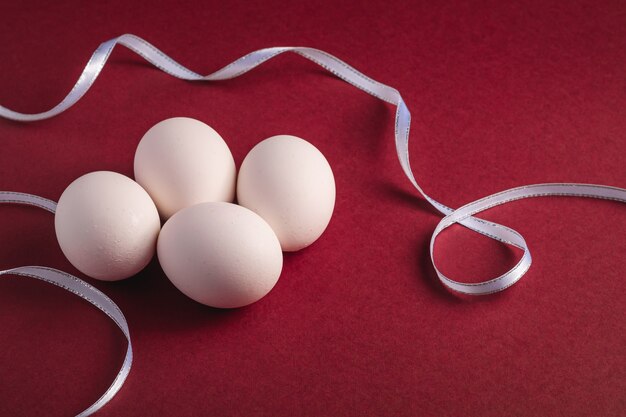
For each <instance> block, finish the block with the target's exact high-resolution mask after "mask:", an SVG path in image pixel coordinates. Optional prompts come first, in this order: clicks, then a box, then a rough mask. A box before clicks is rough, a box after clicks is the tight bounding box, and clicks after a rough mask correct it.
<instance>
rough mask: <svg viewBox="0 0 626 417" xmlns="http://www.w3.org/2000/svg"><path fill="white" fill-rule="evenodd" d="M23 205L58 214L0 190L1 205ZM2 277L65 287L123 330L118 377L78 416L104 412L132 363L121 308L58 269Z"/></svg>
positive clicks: (26, 269)
mask: <svg viewBox="0 0 626 417" xmlns="http://www.w3.org/2000/svg"><path fill="white" fill-rule="evenodd" d="M6 203H12V204H24V205H28V206H35V207H39V208H42V209H44V210H47V211H49V212H51V213H54V212H55V209H56V203H55V202H54V201H51V200H48V199H45V198H42V197H38V196H35V195H31V194H24V193H15V192H8V191H4V192H3V191H0V204H6ZM2 275H15V276H21V277H29V278H35V279H39V280H41V281H45V282H48V283H50V284H54V285H56V286H58V287H61V288H63V289H64V290H66V291H69V292H71V293H74V294H76V295H77V296H79V297H81V298H83V299H85V300H87V301H88V302H90V303H91V304H93V305H94V306H96V307H97V308H98V309H100V310H101V311H102V312H103V313H104V314H106V315H107V316H109V318H110V319H111V320H113V322H115V324H116V325H117V327H119V328H120V330H121V331H122V333H124V336H126V340H127V341H128V348H127V349H126V356H125V357H124V362H123V364H122V368H121V369H120V371H119V372H118V373H117V376H116V377H115V379H114V380H113V383H112V384H111V386H110V387H109V389H107V390H106V392H105V393H104V394H103V395H102V396H101V397H100V398H99V399H98V400H97V401H96V402H95V403H93V404H92V405H91V406H90V407H89V408H87V409H86V410H85V411H83V412H82V413H80V414H78V416H79V417H85V416H89V415H91V414H93V413H95V412H96V411H98V410H99V409H101V408H102V407H103V406H104V405H105V404H106V403H107V402H109V401H110V400H111V399H112V398H113V397H114V396H115V394H117V392H118V391H119V390H120V388H122V385H123V384H124V381H125V380H126V377H127V376H128V373H129V372H130V367H131V364H132V362H133V349H132V345H131V343H130V332H129V331H128V323H126V318H125V317H124V314H122V312H121V311H120V309H119V307H118V306H117V305H116V304H115V303H114V302H113V301H111V299H110V298H109V297H107V296H106V295H104V294H103V293H102V292H101V291H99V290H98V289H96V288H94V287H92V286H91V285H89V284H87V283H86V282H85V281H83V280H81V279H78V278H76V277H75V276H73V275H70V274H68V273H65V272H63V271H59V270H58V269H53V268H46V267H43V266H21V267H18V268H12V269H7V270H4V271H2V270H0V276H2Z"/></svg>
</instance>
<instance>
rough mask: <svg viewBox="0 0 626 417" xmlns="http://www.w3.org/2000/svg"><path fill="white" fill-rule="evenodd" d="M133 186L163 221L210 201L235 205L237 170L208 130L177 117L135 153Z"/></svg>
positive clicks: (222, 144) (152, 133)
mask: <svg viewBox="0 0 626 417" xmlns="http://www.w3.org/2000/svg"><path fill="white" fill-rule="evenodd" d="M134 165H135V180H136V181H137V182H138V183H139V184H141V186H142V187H143V188H145V189H146V191H147V192H148V194H150V196H151V197H152V199H153V200H154V203H155V204H156V206H157V209H158V210H159V214H160V215H161V218H163V219H164V220H166V219H168V218H169V217H170V216H172V215H173V214H174V213H176V212H177V211H178V210H181V209H183V208H185V207H189V206H192V205H194V204H198V203H203V202H207V201H229V202H230V201H233V199H234V198H235V183H236V176H237V174H236V169H235V162H234V160H233V156H232V154H231V153H230V149H229V148H228V146H227V145H226V142H224V140H223V139H222V137H221V136H220V135H219V134H218V133H217V132H216V131H215V130H213V129H212V128H211V127H209V126H208V125H206V124H204V123H202V122H200V121H198V120H195V119H190V118H188V117H174V118H171V119H167V120H163V121H162V122H159V123H157V124H156V125H154V126H153V127H152V128H150V130H148V131H147V132H146V134H145V135H144V136H143V138H142V139H141V141H140V142H139V145H138V146H137V150H136V152H135V163H134Z"/></svg>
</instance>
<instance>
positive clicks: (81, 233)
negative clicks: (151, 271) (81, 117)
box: [54, 171, 161, 281]
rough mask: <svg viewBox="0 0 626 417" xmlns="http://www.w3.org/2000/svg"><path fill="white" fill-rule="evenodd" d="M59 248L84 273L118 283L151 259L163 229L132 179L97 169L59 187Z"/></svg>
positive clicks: (143, 193)
mask: <svg viewBox="0 0 626 417" xmlns="http://www.w3.org/2000/svg"><path fill="white" fill-rule="evenodd" d="M54 227H55V230H56V235H57V240H58V241H59V245H60V246H61V250H62V251H63V253H64V254H65V256H66V257H67V259H68V260H69V261H70V263H71V264H72V265H74V266H75V267H76V269H78V270H79V271H81V272H82V273H83V274H85V275H87V276H89V277H91V278H95V279H99V280H103V281H117V280H120V279H124V278H128V277H130V276H132V275H135V274H136V273H138V272H139V271H141V270H142V269H143V268H144V267H145V266H146V265H147V264H148V262H150V260H151V259H152V257H153V256H154V252H155V249H156V241H157V237H158V235H159V230H160V228H161V224H160V220H159V214H158V212H157V209H156V207H155V206H154V203H153V202H152V200H151V199H150V196H149V195H148V193H147V192H146V191H145V190H144V189H143V188H141V186H140V185H139V184H137V183H136V182H135V181H133V180H131V179H130V178H128V177H126V176H124V175H122V174H118V173H115V172H109V171H97V172H91V173H89V174H85V175H83V176H82V177H80V178H78V179H76V180H75V181H74V182H72V183H71V184H70V185H69V186H68V187H67V188H66V189H65V191H63V194H62V195H61V198H60V199H59V203H58V205H57V208H56V213H55V216H54Z"/></svg>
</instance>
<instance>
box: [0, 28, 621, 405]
mask: <svg viewBox="0 0 626 417" xmlns="http://www.w3.org/2000/svg"><path fill="white" fill-rule="evenodd" d="M118 44H119V45H123V46H125V47H127V48H129V49H131V50H132V51H134V52H135V53H137V54H138V55H140V56H142V57H143V58H144V59H145V60H146V61H148V62H150V63H151V64H153V65H154V66H156V67H157V68H159V69H161V70H162V71H164V72H166V73H168V74H170V75H172V76H174V77H176V78H180V79H183V80H189V81H219V80H226V79H230V78H235V77H238V76H240V75H242V74H245V73H246V72H248V71H250V70H251V69H253V68H255V67H257V66H258V65H260V64H262V63H263V62H265V61H267V60H269V59H271V58H273V57H275V56H277V55H280V54H282V53H285V52H293V53H296V54H298V55H301V56H303V57H305V58H307V59H309V60H311V61H313V62H315V63H316V64H318V65H320V66H321V67H323V68H325V69H326V70H327V71H329V72H331V73H333V74H334V75H336V76H337V77H339V78H341V79H343V80H344V81H346V82H348V83H350V84H352V85H354V86H355V87H357V88H359V89H361V90H363V91H365V92H367V93H368V94H371V95H372V96H374V97H377V98H379V99H381V100H383V101H386V102H388V103H390V104H392V105H394V106H396V108H397V109H396V123H395V142H396V151H397V153H398V158H399V160H400V165H401V166H402V169H403V170H404V173H405V175H406V176H407V177H408V179H409V181H411V183H412V184H413V186H414V187H415V188H416V189H417V191H418V192H419V193H420V194H421V195H422V196H423V197H424V198H425V199H426V200H427V201H428V202H429V203H430V204H432V205H433V206H434V207H435V208H436V209H437V210H438V211H440V212H441V213H442V214H443V215H444V217H443V219H441V221H440V222H439V224H438V225H437V227H436V228H435V231H434V233H433V235H432V238H431V242H430V256H431V260H432V262H433V266H434V268H435V270H436V272H437V276H438V277H439V279H440V280H441V282H442V283H443V284H444V285H445V286H446V287H448V288H449V289H451V290H453V291H457V292H460V293H463V294H469V295H482V294H490V293H494V292H498V291H502V290H504V289H505V288H508V287H509V286H511V285H513V284H514V283H516V282H517V281H518V280H519V279H520V278H521V277H522V276H523V275H524V274H525V273H526V271H528V268H529V267H530V265H531V261H532V258H531V256H530V250H529V249H528V245H527V244H526V241H525V240H524V238H523V237H522V236H521V235H520V234H519V233H518V232H516V231H515V230H513V229H510V228H508V227H506V226H502V225H499V224H496V223H493V222H489V221H485V220H482V219H479V218H476V217H472V216H473V215H475V214H477V213H479V212H481V211H484V210H487V209H489V208H491V207H494V206H497V205H500V204H505V203H507V202H510V201H514V200H519V199H522V198H530V197H546V196H566V197H590V198H599V199H608V200H614V201H619V202H622V203H625V202H626V190H625V189H622V188H615V187H607V186H602V185H589V184H538V185H529V186H524V187H519V188H513V189H510V190H506V191H503V192H500V193H497V194H493V195H491V196H488V197H485V198H482V199H480V200H477V201H474V202H472V203H469V204H467V205H465V206H463V207H461V208H459V209H456V210H455V209H452V208H450V207H447V206H445V205H444V204H441V203H439V202H438V201H436V200H435V199H433V198H431V197H429V196H428V195H427V194H426V193H425V192H424V191H423V190H422V188H421V187H420V186H419V185H418V183H417V181H416V179H415V177H414V176H413V172H412V170H411V166H410V163H409V147H408V143H409V127H410V124H411V114H410V112H409V109H408V108H407V106H406V104H405V103H404V101H403V100H402V97H401V96H400V93H399V92H398V90H396V89H394V88H392V87H389V86H387V85H385V84H381V83H379V82H378V81H375V80H372V79H371V78H369V77H367V76H365V75H364V74H362V73H360V72H359V71H357V70H356V69H354V68H352V67H351V66H350V65H348V64H346V63H345V62H343V61H341V60H340V59H338V58H336V57H334V56H332V55H330V54H328V53H326V52H324V51H320V50H318V49H312V48H305V47H276V48H267V49H261V50H258V51H255V52H252V53H250V54H248V55H246V56H244V57H242V58H239V59H237V60H236V61H234V62H232V63H231V64H229V65H227V66H225V67H224V68H222V69H220V70H219V71H216V72H214V73H212V74H209V75H206V76H202V75H199V74H197V73H195V72H193V71H191V70H189V69H187V68H185V67H184V66H182V65H181V64H179V63H178V62H176V61H174V60H173V59H172V58H170V57H169V56H167V55H165V54H164V53H163V52H161V51H160V50H158V49H157V48H155V47H154V46H152V45H151V44H149V43H148V42H146V41H144V40H143V39H141V38H138V37H136V36H134V35H122V36H120V37H118V38H115V39H111V40H109V41H106V42H104V43H102V44H101V45H100V46H99V47H98V49H96V51H95V52H94V53H93V55H92V56H91V58H90V59H89V62H87V65H86V66H85V69H84V70H83V72H82V74H81V75H80V77H79V78H78V81H77V82H76V84H75V85H74V87H73V88H72V90H71V91H70V92H69V94H68V95H67V96H66V97H65V98H64V99H63V100H62V101H61V102H60V103H59V104H57V105H56V106H54V107H53V108H52V109H50V110H48V111H45V112H43V113H37V114H26V113H19V112H16V111H13V110H10V109H8V108H6V107H3V106H0V116H1V117H5V118H7V119H11V120H16V121H22V122H32V121H37V120H43V119H47V118H50V117H53V116H56V115H58V114H60V113H62V112H64V111H65V110H67V109H68V108H70V107H71V106H73V105H74V104H76V102H78V100H80V98H81V97H82V96H83V95H84V94H85V93H86V92H87V91H88V90H89V88H90V87H91V85H92V84H93V83H94V82H95V80H96V78H97V77H98V74H100V71H102V69H103V68H104V65H105V64H106V62H107V59H108V58H109V55H110V54H111V52H112V51H113V49H114V48H115V46H116V45H118ZM2 202H5V203H18V204H27V205H32V206H37V207H40V208H43V209H45V210H48V211H50V212H53V213H54V210H55V207H56V204H55V203H54V202H53V201H50V200H46V199H42V198H41V197H37V196H32V195H29V194H22V193H9V192H4V193H2V192H0V203H2ZM455 223H459V224H462V225H463V226H465V227H467V228H469V229H471V230H474V231H476V232H478V233H481V234H483V235H486V236H488V237H490V238H492V239H495V240H498V241H500V242H503V243H506V244H509V245H513V246H516V247H518V248H520V249H522V250H523V255H522V258H521V259H520V261H519V262H518V263H517V265H515V266H514V267H513V268H511V269H510V270H509V271H508V272H506V273H505V274H503V275H501V276H499V277H497V278H494V279H492V280H488V281H483V282H478V283H463V282H457V281H454V280H452V279H450V278H448V277H446V276H445V275H444V274H442V273H441V272H440V271H439V270H438V269H437V265H436V263H435V259H434V247H435V241H436V239H437V237H438V236H439V234H440V233H441V232H442V231H444V230H445V229H446V228H447V227H450V226H451V225H453V224H455ZM8 274H11V275H21V276H28V277H33V278H37V279H41V280H43V281H46V282H50V283H52V284H55V285H58V286H60V287H62V288H65V289H66V290H68V291H71V292H73V293H74V294H76V295H78V296H80V297H82V298H84V299H85V300H87V301H89V302H90V303H92V304H93V305H95V306H96V307H98V308H99V309H100V310H102V311H103V312H104V313H105V314H107V315H108V316H109V317H110V318H111V319H112V320H113V321H114V322H115V323H116V324H117V325H118V326H119V327H120V329H121V330H122V332H123V333H124V335H125V336H126V338H127V340H128V350H127V352H126V357H125V359H124V364H123V365H122V369H121V370H120V372H119V373H118V375H117V377H116V378H115V380H114V382H113V384H112V385H111V387H110V388H109V389H108V390H107V392H106V393H105V394H104V395H103V396H102V397H101V398H100V399H99V400H98V401H96V403H94V404H93V405H92V406H91V407H89V408H88V409H87V410H85V411H83V412H82V413H81V414H80V416H87V415H90V414H92V413H94V412H96V411H97V410H98V409H100V408H101V407H102V406H103V405H104V404H106V403H107V402H108V401H109V400H110V399H111V398H112V397H113V396H114V395H115V394H116V393H117V391H118V390H119V389H120V387H121V386H122V384H123V383H124V380H125V379H126V376H127V375H128V373H129V371H130V366H131V362H132V349H131V342H130V335H129V332H128V326H127V324H126V320H125V319H124V315H123V314H122V313H121V311H120V310H119V309H118V307H117V306H116V305H115V304H114V303H113V302H112V301H111V300H110V299H109V298H108V297H106V296H105V295H104V294H102V293H101V292H100V291H98V290H97V289H95V288H94V287H92V286H90V285H89V284H87V283H85V282H83V281H81V280H79V279H78V278H76V277H73V276H71V275H68V274H66V273H64V272H61V271H57V270H55V269H50V268H43V267H21V268H15V269H9V270H6V271H0V275H8Z"/></svg>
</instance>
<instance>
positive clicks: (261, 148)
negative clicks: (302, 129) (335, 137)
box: [237, 135, 335, 251]
mask: <svg viewBox="0 0 626 417" xmlns="http://www.w3.org/2000/svg"><path fill="white" fill-rule="evenodd" d="M237 200H238V202H239V204H241V205H242V206H244V207H247V208H249V209H250V210H252V211H254V212H255V213H257V214H259V215H260V216H261V217H263V218H264V219H265V220H266V221H267V222H268V223H269V224H270V226H271V227H272V229H273V230H274V232H275V233H276V235H277V236H278V240H279V241H280V244H281V246H282V249H283V250H284V251H297V250H300V249H302V248H305V247H307V246H309V245H310V244H311V243H313V242H315V241H316V240H317V239H318V238H319V237H320V236H321V234H322V233H323V232H324V230H325V229H326V227H327V226H328V223H329V221H330V218H331V216H332V213H333V209H334V206H335V178H334V176H333V172H332V169H331V168H330V165H329V164H328V161H327V160H326V158H325V157H324V155H322V153H321V152H320V151H319V150H318V149H317V148H316V147H315V146H313V145H312V144H310V143H309V142H307V141H305V140H304V139H300V138H298V137H295V136H289V135H279V136H273V137H271V138H268V139H265V140H264V141H262V142H260V143H259V144H257V145H256V146H255V147H254V148H253V149H252V150H251V151H250V152H249V153H248V155H247V156H246V158H245V159H244V161H243V163H242V165H241V168H240V170H239V178H238V180H237Z"/></svg>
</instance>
